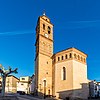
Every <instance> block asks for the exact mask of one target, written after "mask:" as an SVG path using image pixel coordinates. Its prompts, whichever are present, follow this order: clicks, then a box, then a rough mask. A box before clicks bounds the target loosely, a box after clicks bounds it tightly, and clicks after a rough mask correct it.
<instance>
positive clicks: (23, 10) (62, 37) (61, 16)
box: [0, 0, 100, 81]
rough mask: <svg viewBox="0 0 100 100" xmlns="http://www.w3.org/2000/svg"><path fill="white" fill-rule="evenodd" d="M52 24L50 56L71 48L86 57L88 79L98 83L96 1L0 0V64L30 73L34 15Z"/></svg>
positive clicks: (99, 1) (99, 15)
mask: <svg viewBox="0 0 100 100" xmlns="http://www.w3.org/2000/svg"><path fill="white" fill-rule="evenodd" d="M43 11H45V12H46V15H47V16H48V17H49V18H50V19H51V22H52V23H53V24H54V53H56V52H58V51H61V50H63V49H67V48H69V47H75V48H77V49H79V50H81V51H83V52H85V53H86V54H88V58H87V65H88V78H89V79H92V80H94V79H96V80H98V81H100V74H99V73H100V72H99V70H100V52H99V51H100V45H99V43H100V0H0V63H1V64H2V65H3V66H4V67H5V68H8V66H11V67H12V68H13V69H14V68H16V67H18V74H17V75H16V76H17V77H19V76H26V75H32V74H33V73H34V58H35V46H34V44H35V27H36V22H37V19H38V16H40V15H42V14H43Z"/></svg>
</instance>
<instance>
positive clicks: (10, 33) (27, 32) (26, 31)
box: [0, 30, 34, 35]
mask: <svg viewBox="0 0 100 100" xmlns="http://www.w3.org/2000/svg"><path fill="white" fill-rule="evenodd" d="M30 33H34V30H22V31H11V32H0V35H18V34H30Z"/></svg>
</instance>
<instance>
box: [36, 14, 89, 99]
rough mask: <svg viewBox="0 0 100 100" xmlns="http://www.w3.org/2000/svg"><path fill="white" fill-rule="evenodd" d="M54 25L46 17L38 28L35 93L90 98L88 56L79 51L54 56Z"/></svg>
mask: <svg viewBox="0 0 100 100" xmlns="http://www.w3.org/2000/svg"><path fill="white" fill-rule="evenodd" d="M53 43H54V40H53V24H52V23H51V21H50V19H49V18H48V17H47V16H46V15H45V14H43V15H42V16H40V17H39V18H38V21H37V26H36V43H35V46H36V56H35V90H36V92H37V94H38V95H39V96H41V97H42V96H53V97H55V98H57V99H59V98H61V99H65V98H67V97H69V98H84V99H87V98H88V96H89V89H88V79H87V63H86V58H87V55H86V54H85V53H83V52H82V51H80V50H78V49H76V48H68V49H66V50H62V51H60V52H57V53H56V54H54V53H53Z"/></svg>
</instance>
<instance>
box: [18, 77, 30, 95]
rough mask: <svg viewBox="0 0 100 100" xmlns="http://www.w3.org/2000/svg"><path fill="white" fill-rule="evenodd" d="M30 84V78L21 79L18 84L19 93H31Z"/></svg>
mask: <svg viewBox="0 0 100 100" xmlns="http://www.w3.org/2000/svg"><path fill="white" fill-rule="evenodd" d="M29 82H30V77H29V76H27V77H20V80H19V81H18V82H17V91H24V92H25V93H26V94H28V93H29Z"/></svg>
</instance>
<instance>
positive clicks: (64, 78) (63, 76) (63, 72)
mask: <svg viewBox="0 0 100 100" xmlns="http://www.w3.org/2000/svg"><path fill="white" fill-rule="evenodd" d="M62 80H66V68H65V67H63V71H62Z"/></svg>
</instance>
